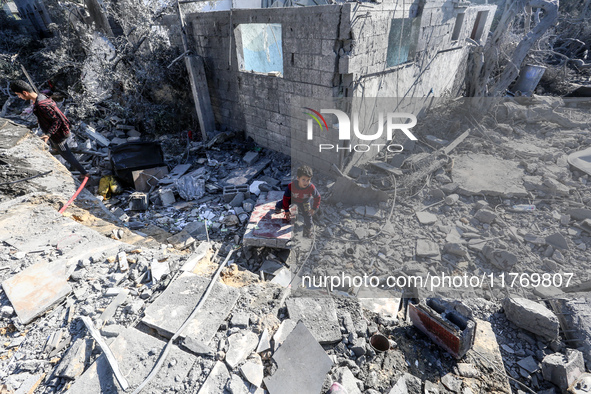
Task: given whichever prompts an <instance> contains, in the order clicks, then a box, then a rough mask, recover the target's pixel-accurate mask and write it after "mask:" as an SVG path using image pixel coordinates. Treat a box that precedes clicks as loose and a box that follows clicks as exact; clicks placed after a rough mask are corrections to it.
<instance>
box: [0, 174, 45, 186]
mask: <svg viewBox="0 0 591 394" xmlns="http://www.w3.org/2000/svg"><path fill="white" fill-rule="evenodd" d="M52 171H53V170H49V171H47V172H43V173H41V174H37V175H33V176H30V177H27V178H23V179H18V180H16V181H11V182H4V183H0V186H5V185H12V184H15V183H19V182H24V181H28V180H30V179H35V178H39V177H42V176H45V175H48V174H50V173H51V172H52Z"/></svg>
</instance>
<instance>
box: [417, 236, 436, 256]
mask: <svg viewBox="0 0 591 394" xmlns="http://www.w3.org/2000/svg"><path fill="white" fill-rule="evenodd" d="M417 256H418V257H439V256H440V252H439V245H438V244H437V243H436V242H433V241H430V240H428V239H417Z"/></svg>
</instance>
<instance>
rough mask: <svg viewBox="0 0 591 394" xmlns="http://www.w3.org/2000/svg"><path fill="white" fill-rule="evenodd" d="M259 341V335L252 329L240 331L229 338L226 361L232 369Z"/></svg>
mask: <svg viewBox="0 0 591 394" xmlns="http://www.w3.org/2000/svg"><path fill="white" fill-rule="evenodd" d="M258 343H259V337H258V336H257V335H256V334H255V333H254V332H252V331H248V332H246V333H244V332H239V333H236V334H232V335H230V337H229V338H228V351H227V353H226V363H227V364H228V366H229V367H230V368H231V369H234V368H236V367H237V366H238V365H240V364H241V363H242V362H243V361H244V360H246V358H247V357H248V356H249V355H250V354H251V353H252V352H253V351H254V349H255V348H256V347H257V344H258Z"/></svg>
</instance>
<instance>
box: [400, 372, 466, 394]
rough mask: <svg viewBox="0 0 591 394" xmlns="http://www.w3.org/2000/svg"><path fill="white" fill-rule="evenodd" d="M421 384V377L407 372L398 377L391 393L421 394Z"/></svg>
mask: <svg viewBox="0 0 591 394" xmlns="http://www.w3.org/2000/svg"><path fill="white" fill-rule="evenodd" d="M442 380H443V379H442ZM460 384H461V383H460ZM421 386H422V384H421V379H419V378H417V377H416V376H414V375H411V374H409V373H408V372H405V373H404V375H402V377H401V378H400V379H398V381H397V382H396V384H395V385H394V387H392V389H391V390H390V392H389V394H421Z"/></svg>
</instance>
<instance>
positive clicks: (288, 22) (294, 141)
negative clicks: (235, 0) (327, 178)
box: [185, 4, 350, 171]
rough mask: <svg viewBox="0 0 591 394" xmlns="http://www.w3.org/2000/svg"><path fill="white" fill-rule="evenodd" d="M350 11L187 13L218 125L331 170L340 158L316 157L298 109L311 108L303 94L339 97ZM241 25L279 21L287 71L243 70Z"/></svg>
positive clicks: (304, 9)
mask: <svg viewBox="0 0 591 394" xmlns="http://www.w3.org/2000/svg"><path fill="white" fill-rule="evenodd" d="M349 8H350V5H348V4H346V5H327V6H318V7H298V8H266V9H250V10H244V9H239V10H236V9H235V10H233V11H232V12H230V11H219V12H208V13H199V14H190V15H187V16H186V18H185V19H186V22H187V25H188V33H189V35H190V40H191V42H190V45H191V47H192V49H193V50H194V51H195V52H196V53H197V54H198V55H200V56H203V57H204V60H205V67H206V75H207V77H208V84H209V91H210V96H211V102H212V106H213V109H214V113H215V118H216V123H217V124H218V125H220V126H221V128H227V129H231V130H237V131H245V132H246V134H247V135H248V136H250V137H252V138H253V139H254V140H255V141H256V142H257V143H258V144H260V145H262V146H265V147H269V148H272V149H274V150H277V151H280V152H282V153H285V154H288V155H292V158H293V159H294V160H296V161H299V162H302V163H306V164H309V165H311V166H313V167H314V168H317V169H319V170H321V171H326V170H327V169H328V168H330V166H331V164H332V163H333V162H335V161H336V160H338V157H336V156H333V155H330V154H326V155H321V156H318V155H314V154H313V152H314V147H313V146H312V145H311V143H310V141H307V140H306V120H307V119H306V118H305V115H303V114H302V111H303V109H302V108H299V109H298V108H295V106H298V105H299V106H306V105H303V104H305V103H302V102H301V101H302V100H299V98H304V97H323V98H326V97H333V96H335V95H337V94H338V91H339V86H338V83H339V73H338V69H337V67H338V48H339V46H340V45H341V44H340V40H339V37H340V36H341V32H340V26H341V25H342V24H343V21H342V18H343V15H344V16H345V17H348V15H349V12H348V9H349ZM243 23H279V24H281V27H282V29H281V41H282V47H283V51H282V52H283V76H280V77H278V76H272V75H267V74H261V73H253V72H244V71H240V70H239V67H238V59H237V52H236V50H237V48H236V37H235V35H234V34H235V33H234V29H235V28H236V27H237V26H238V25H240V24H243ZM344 24H345V25H347V21H345V22H344ZM292 130H296V131H295V132H293V133H292ZM300 131H301V132H300ZM316 150H317V148H316Z"/></svg>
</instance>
